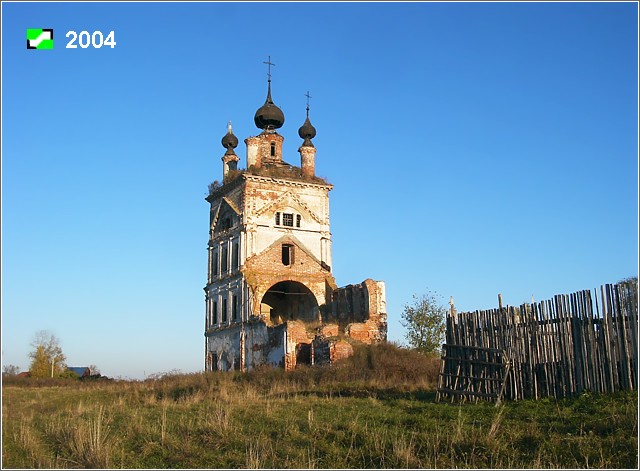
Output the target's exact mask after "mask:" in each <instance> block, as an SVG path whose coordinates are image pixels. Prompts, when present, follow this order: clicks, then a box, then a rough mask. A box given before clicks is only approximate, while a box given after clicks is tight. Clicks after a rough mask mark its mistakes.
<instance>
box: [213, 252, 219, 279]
mask: <svg viewBox="0 0 640 471" xmlns="http://www.w3.org/2000/svg"><path fill="white" fill-rule="evenodd" d="M213 274H214V276H216V275H218V252H213Z"/></svg>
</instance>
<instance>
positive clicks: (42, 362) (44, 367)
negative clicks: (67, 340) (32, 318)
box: [29, 330, 67, 378]
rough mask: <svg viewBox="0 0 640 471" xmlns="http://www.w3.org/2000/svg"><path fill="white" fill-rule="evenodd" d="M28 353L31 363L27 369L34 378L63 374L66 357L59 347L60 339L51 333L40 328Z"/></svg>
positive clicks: (65, 366) (65, 367) (65, 369)
mask: <svg viewBox="0 0 640 471" xmlns="http://www.w3.org/2000/svg"><path fill="white" fill-rule="evenodd" d="M31 346H32V347H33V348H34V350H33V351H32V352H31V353H29V357H30V358H31V365H30V366H29V371H30V372H31V376H32V377H34V378H53V377H59V376H63V375H64V374H65V372H66V371H67V365H66V363H65V361H66V357H65V356H64V354H63V353H62V348H60V341H59V340H58V338H57V337H56V336H55V335H53V334H52V333H50V332H48V331H46V330H41V331H39V332H37V333H36V335H35V337H34V340H33V342H32V343H31Z"/></svg>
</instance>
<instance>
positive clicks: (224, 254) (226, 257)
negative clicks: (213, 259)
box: [220, 244, 229, 273]
mask: <svg viewBox="0 0 640 471" xmlns="http://www.w3.org/2000/svg"><path fill="white" fill-rule="evenodd" d="M221 258H222V267H220V273H226V272H227V271H228V270H229V250H228V249H227V245H226V244H225V245H223V246H222V257H221Z"/></svg>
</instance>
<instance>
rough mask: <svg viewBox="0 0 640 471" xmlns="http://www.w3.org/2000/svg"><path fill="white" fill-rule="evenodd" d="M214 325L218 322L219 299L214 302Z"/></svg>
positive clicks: (212, 321)
mask: <svg viewBox="0 0 640 471" xmlns="http://www.w3.org/2000/svg"><path fill="white" fill-rule="evenodd" d="M211 323H212V324H213V325H216V324H217V323H218V301H214V302H213V318H212V320H211Z"/></svg>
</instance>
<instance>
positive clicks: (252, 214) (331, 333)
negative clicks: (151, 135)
mask: <svg viewBox="0 0 640 471" xmlns="http://www.w3.org/2000/svg"><path fill="white" fill-rule="evenodd" d="M265 64H267V65H268V82H267V97H266V100H265V102H264V104H263V105H262V106H261V107H259V108H258V110H257V111H256V113H255V116H254V124H255V125H256V127H257V128H258V129H259V130H260V133H259V134H258V135H256V136H251V137H247V138H246V139H245V140H244V142H245V144H246V147H247V154H246V159H247V162H246V168H245V169H238V162H239V160H240V159H239V157H238V156H237V155H236V153H235V150H234V149H235V148H236V147H237V145H238V139H237V137H236V136H235V135H234V134H233V130H232V127H231V123H229V125H228V129H227V133H226V135H225V136H224V137H223V138H222V146H223V147H224V148H225V149H226V152H225V153H224V155H223V156H222V163H223V183H222V185H212V186H210V193H209V196H207V198H206V200H207V201H208V202H209V204H210V210H209V215H210V216H209V226H210V227H209V243H208V254H209V255H208V260H209V264H208V273H207V285H206V286H205V288H204V291H205V302H206V319H205V369H206V370H207V371H210V370H230V369H241V370H245V369H251V368H254V367H256V366H259V365H262V364H271V365H274V366H282V367H285V368H293V367H295V366H296V365H298V364H301V363H304V364H316V363H320V362H322V361H324V360H323V358H324V359H325V360H326V361H329V360H330V358H331V353H330V352H331V351H332V350H331V348H329V347H330V343H329V340H327V339H328V338H329V337H331V338H333V337H336V336H340V335H342V336H347V337H348V336H349V335H351V334H350V332H351V330H353V329H354V328H353V327H352V326H351V325H352V324H353V322H350V320H352V321H354V322H355V323H362V322H363V321H367V320H368V319H370V316H369V313H370V312H371V310H372V309H373V310H374V311H375V312H376V313H379V312H381V311H385V309H384V308H380V306H382V305H383V304H381V301H380V300H382V302H384V287H383V286H382V288H379V286H378V285H375V283H382V282H373V281H371V280H370V281H371V283H373V284H371V283H370V284H369V285H366V286H365V285H364V284H363V285H362V287H360V288H357V289H356V290H355V291H354V288H353V287H352V286H351V285H350V287H349V291H348V294H347V295H345V293H347V292H346V291H344V292H343V291H341V290H342V288H338V287H337V285H336V283H335V279H334V277H333V275H332V272H331V267H332V249H331V231H330V221H329V192H330V191H331V189H332V188H333V185H331V184H330V183H328V182H327V181H326V180H325V179H323V178H320V177H318V176H316V174H315V157H316V148H315V146H314V144H313V142H312V139H313V138H314V137H315V136H316V129H315V128H314V127H313V125H312V124H311V121H310V119H309V98H310V95H309V93H308V92H307V94H306V96H307V108H306V119H305V121H304V123H303V124H302V126H301V127H300V128H299V129H298V135H299V136H300V138H301V139H302V144H301V145H300V147H299V148H298V152H299V153H300V166H296V165H292V164H290V163H287V162H286V161H285V159H284V157H285V156H284V155H283V143H284V137H283V136H282V135H281V134H279V133H278V130H279V129H280V128H282V126H283V125H284V122H285V117H284V113H283V112H282V110H281V109H280V108H279V107H278V106H277V105H276V104H275V103H274V101H273V98H272V87H271V67H272V66H274V65H275V64H273V63H272V62H271V59H270V58H269V60H268V61H267V62H265ZM372 293H373V294H372ZM345 296H346V297H345ZM372 296H373V297H372ZM354 297H355V298H357V300H356V301H355V302H354V301H349V299H351V298H354ZM355 298H354V299H355ZM342 300H344V301H345V302H342ZM365 304H366V305H365ZM370 304H371V306H370ZM373 305H375V306H373ZM350 306H351V307H350ZM353 306H358V309H359V311H358V313H355V314H354V313H352V312H350V311H349V309H351V308H352V307H353ZM360 311H361V312H360ZM376 315H377V314H376ZM383 317H384V318H382V317H380V315H377V317H375V318H374V319H373V321H372V322H374V324H375V326H374V325H373V324H372V326H373V327H372V329H373V330H375V331H376V332H377V333H376V334H374V335H373V336H372V337H371V341H378V340H379V339H381V338H383V337H384V338H385V339H386V313H384V316H383ZM380 322H382V324H384V325H383V326H382V327H380V326H379V325H378V324H379V323H380ZM382 324H380V325H382ZM354 325H355V324H354ZM353 331H354V332H356V331H357V334H354V335H358V336H360V337H363V336H364V337H363V338H368V337H367V335H368V334H367V333H366V332H365V330H363V328H362V326H361V327H360V328H356V329H355V330H353ZM363 332H365V333H364V334H363ZM334 342H335V340H334ZM316 347H317V348H318V349H320V350H318V351H317V352H318V354H317V355H316ZM347 350H348V348H346V347H344V346H343V348H341V349H339V351H342V352H344V351H347ZM320 352H323V353H320Z"/></svg>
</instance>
